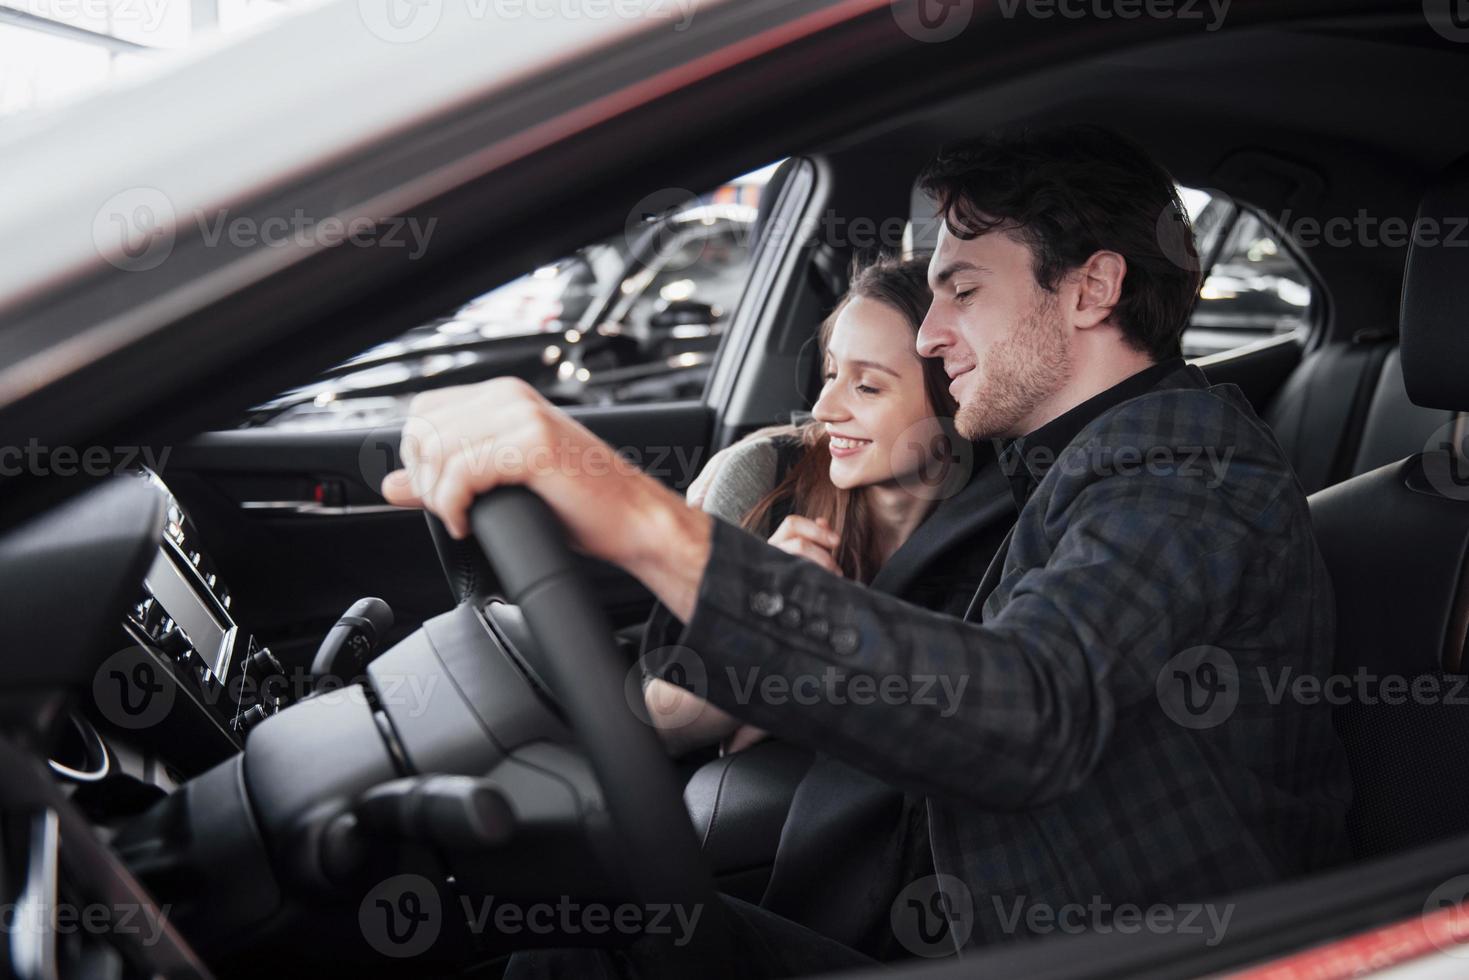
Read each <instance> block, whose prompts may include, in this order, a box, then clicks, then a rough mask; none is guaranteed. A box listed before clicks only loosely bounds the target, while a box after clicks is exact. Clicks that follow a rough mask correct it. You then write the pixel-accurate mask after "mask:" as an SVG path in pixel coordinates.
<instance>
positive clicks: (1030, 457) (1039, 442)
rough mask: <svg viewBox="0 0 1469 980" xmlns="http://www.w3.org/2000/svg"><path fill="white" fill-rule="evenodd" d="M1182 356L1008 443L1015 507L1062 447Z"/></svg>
mask: <svg viewBox="0 0 1469 980" xmlns="http://www.w3.org/2000/svg"><path fill="white" fill-rule="evenodd" d="M1184 366H1185V364H1184V360H1183V358H1181V357H1170V358H1169V359H1167V360H1166V361H1159V362H1158V363H1156V364H1153V365H1150V366H1148V367H1145V368H1143V369H1142V370H1141V371H1139V372H1137V373H1136V374H1133V375H1130V376H1128V377H1126V378H1124V379H1122V380H1121V381H1119V382H1117V383H1116V384H1115V385H1113V386H1112V387H1110V388H1108V389H1107V390H1106V391H1103V392H1101V393H1100V394H1097V395H1093V396H1092V397H1091V398H1088V399H1087V400H1086V401H1084V402H1082V403H1081V404H1080V405H1077V406H1076V407H1075V408H1073V409H1070V410H1069V411H1066V412H1063V413H1062V414H1061V415H1058V416H1056V417H1055V418H1053V419H1051V421H1049V422H1047V423H1046V424H1045V425H1043V426H1041V427H1040V428H1038V429H1036V430H1035V431H1033V432H1030V433H1027V434H1026V435H1023V436H1021V437H1019V438H1018V439H1012V440H1010V441H1009V442H1008V443H1006V444H1005V447H1004V449H1003V450H1002V451H1001V453H1000V466H1001V467H1003V468H1004V472H1005V476H1006V477H1007V478H1008V479H1009V481H1010V491H1011V493H1013V494H1014V495H1015V507H1016V508H1017V509H1023V508H1024V507H1025V502H1026V501H1027V500H1029V499H1030V495H1031V494H1032V493H1034V492H1035V488H1036V487H1038V486H1039V485H1040V482H1041V481H1042V480H1044V479H1045V478H1046V473H1047V472H1048V471H1049V470H1050V468H1051V464H1053V463H1054V462H1055V461H1056V457H1058V456H1060V455H1061V451H1062V450H1064V449H1065V448H1066V447H1067V446H1069V445H1071V440H1073V439H1075V438H1076V437H1077V436H1078V435H1080V434H1081V430H1082V429H1084V428H1086V427H1087V424H1088V423H1090V422H1091V421H1092V419H1095V418H1096V417H1097V416H1098V415H1101V414H1102V413H1103V412H1105V411H1107V410H1108V409H1109V408H1115V407H1116V406H1118V405H1121V404H1122V403H1123V402H1125V401H1128V400H1129V399H1133V398H1136V397H1138V396H1139V395H1145V394H1147V393H1148V392H1149V391H1152V390H1153V388H1155V387H1156V386H1157V384H1158V382H1160V381H1162V380H1163V379H1164V378H1166V377H1167V376H1168V375H1170V374H1172V373H1173V372H1174V371H1180V370H1182V369H1183V368H1184Z"/></svg>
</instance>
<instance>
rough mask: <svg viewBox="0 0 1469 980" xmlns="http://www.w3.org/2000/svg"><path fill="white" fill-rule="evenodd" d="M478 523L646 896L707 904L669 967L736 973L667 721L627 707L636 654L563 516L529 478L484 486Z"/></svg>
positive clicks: (474, 518) (473, 514)
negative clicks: (661, 734) (584, 570)
mask: <svg viewBox="0 0 1469 980" xmlns="http://www.w3.org/2000/svg"><path fill="white" fill-rule="evenodd" d="M470 523H471V526H472V528H473V530H474V537H475V539H476V541H478V543H479V546H480V548H481V549H483V551H484V554H485V556H486V557H487V558H488V559H489V563H490V566H491V567H492V568H493V570H494V572H495V575H496V577H497V578H498V579H499V582H500V585H501V587H502V589H503V590H504V593H505V596H506V598H508V599H509V600H510V601H511V602H513V603H515V604H516V605H518V606H519V607H520V610H521V613H522V615H523V616H524V618H525V622H526V625H527V627H528V628H529V629H530V632H531V634H532V635H533V636H534V637H535V639H536V641H537V643H538V645H539V647H540V649H541V650H542V665H543V666H542V669H543V672H544V674H545V676H544V678H543V679H544V680H545V682H546V684H547V686H549V687H550V689H551V691H552V692H553V694H554V695H555V696H556V698H557V699H558V701H559V702H560V704H561V705H562V707H563V708H564V710H565V713H566V716H567V720H568V721H569V723H570V725H571V728H572V730H573V732H574V733H575V735H576V737H577V741H578V742H579V743H580V745H581V748H582V750H583V751H584V752H585V753H586V756H587V759H588V761H589V762H590V763H591V767H592V771H593V772H594V773H595V774H596V777H597V780H598V782H599V783H600V784H601V787H602V794H603V797H604V799H605V800H606V803H607V808H608V810H609V812H610V816H611V818H612V824H613V827H614V828H615V829H616V830H617V832H618V834H619V836H620V838H621V840H622V841H623V842H624V843H625V845H626V848H627V849H626V852H625V853H626V864H627V873H628V877H629V879H630V880H631V882H632V884H633V887H634V888H635V889H636V890H637V892H638V898H639V900H641V901H643V902H645V903H654V902H660V903H677V904H678V905H679V906H682V907H683V908H687V909H702V910H703V913H702V914H701V915H700V917H699V920H698V925H697V927H696V928H695V931H694V937H693V939H692V941H690V942H689V943H687V944H685V945H683V946H681V947H679V946H675V945H673V944H669V946H670V948H669V949H668V950H667V954H668V955H669V956H670V957H675V958H676V962H669V963H667V964H666V965H667V966H669V967H670V970H669V975H671V976H678V975H683V976H689V975H695V974H698V975H711V976H719V975H725V974H728V973H729V971H730V969H731V967H732V965H733V956H732V954H733V945H732V942H731V939H732V934H731V932H730V929H729V924H728V922H727V920H726V916H725V909H724V905H723V903H722V901H721V900H720V898H719V895H718V893H717V891H716V889H715V887H714V882H713V879H712V878H711V876H710V874H709V871H708V868H707V866H706V864H705V861H704V857H703V854H702V851H701V849H700V846H699V841H698V838H697V836H696V835H695V832H694V827H693V824H692V822H691V821H690V819H689V815H688V811H687V810H686V809H685V808H684V804H683V794H682V792H681V791H680V789H679V786H678V782H677V780H676V778H675V774H674V770H673V766H672V765H671V764H670V762H669V760H668V756H667V753H666V752H665V751H664V749H663V746H662V744H661V742H660V741H659V739H658V735H657V733H656V732H655V731H654V730H653V728H652V727H651V726H650V725H648V724H646V723H644V722H643V721H642V720H640V719H639V718H638V717H636V716H635V715H634V714H633V713H632V711H630V710H629V707H628V704H627V701H626V698H625V696H624V693H623V691H624V687H623V685H624V682H625V679H626V666H625V664H624V663H623V662H622V658H621V656H620V655H619V654H618V652H617V648H616V646H615V644H614V643H613V639H612V630H611V627H610V625H609V624H608V622H607V619H606V616H605V614H604V613H603V612H602V609H601V607H600V606H599V605H598V604H597V602H596V601H595V599H594V598H593V596H592V593H591V591H590V589H589V588H588V587H587V584H586V582H585V580H584V578H583V577H582V575H581V570H580V568H579V567H578V565H577V562H576V559H575V558H574V557H573V556H572V554H571V552H570V550H569V549H568V548H567V545H566V534H565V530H564V529H563V528H562V526H561V523H560V522H559V521H558V520H557V519H556V517H555V516H554V515H553V514H552V513H551V510H550V508H548V507H547V506H546V504H545V502H544V501H542V500H541V498H539V497H537V496H536V495H535V494H534V493H532V492H530V491H529V490H525V489H523V488H520V487H506V488H501V489H498V490H495V491H492V492H491V493H488V494H486V495H484V496H483V497H480V498H479V499H478V500H477V501H476V502H475V504H474V506H473V508H472V509H471V511H470ZM662 952H663V951H662V950H660V953H662Z"/></svg>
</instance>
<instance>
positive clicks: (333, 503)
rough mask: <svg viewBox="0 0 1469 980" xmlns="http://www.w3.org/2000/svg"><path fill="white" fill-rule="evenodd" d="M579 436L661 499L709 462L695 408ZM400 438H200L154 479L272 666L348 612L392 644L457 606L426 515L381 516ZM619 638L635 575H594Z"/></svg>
mask: <svg viewBox="0 0 1469 980" xmlns="http://www.w3.org/2000/svg"><path fill="white" fill-rule="evenodd" d="M573 414H574V415H576V416H577V418H579V419H580V420H581V421H582V422H583V424H585V425H586V426H587V427H588V428H590V429H591V430H592V431H593V432H595V433H596V434H597V435H599V436H601V437H602V438H603V439H605V440H607V441H608V442H609V443H611V444H612V445H614V446H617V447H618V448H619V449H620V450H622V451H623V453H624V456H625V457H626V458H628V459H630V460H632V461H633V462H635V463H637V464H638V465H639V466H641V467H642V468H644V469H645V470H647V471H648V472H650V473H652V474H653V475H654V476H656V477H657V478H659V479H660V480H662V481H663V482H664V483H666V484H668V485H669V486H672V487H675V488H677V489H683V488H684V487H685V486H687V484H688V483H689V481H691V480H692V479H693V477H694V476H695V475H696V474H697V473H698V470H699V468H700V467H701V466H702V465H703V462H704V460H705V459H706V458H707V446H708V439H709V433H710V431H711V429H712V413H711V411H710V409H709V408H708V407H707V406H705V405H704V404H702V403H700V402H683V403H677V404H665V405H636V406H614V407H598V408H583V409H577V410H574V411H573ZM398 439H399V432H398V428H397V427H386V428H380V429H373V430H345V431H330V432H289V431H277V430H271V429H253V430H237V431H227V432H214V433H209V434H206V435H204V436H202V437H200V438H198V439H196V440H194V441H193V442H190V443H188V444H186V445H183V446H179V447H177V449H176V450H175V451H174V452H173V453H171V454H170V455H169V457H168V458H167V463H166V465H165V466H164V467H163V471H162V472H161V473H160V476H161V477H162V478H163V479H164V480H165V482H167V483H168V485H169V487H170V488H171V489H172V490H173V491H174V493H175V494H176V495H177V496H178V498H179V499H180V501H181V502H182V503H183V505H184V507H185V508H186V509H187V510H188V512H189V514H190V516H191V517H192V518H193V520H194V522H195V524H196V525H197V526H198V528H199V531H200V534H201V536H202V538H203V540H204V541H205V542H206V543H207V545H208V547H209V549H210V552H211V556H212V557H213V559H214V561H215V563H216V564H217V565H218V567H219V569H220V572H221V575H222V577H223V578H224V579H225V581H226V582H228V583H229V585H230V588H231V590H232V592H233V595H234V607H233V608H234V611H235V613H236V615H237V616H238V617H239V618H240V619H241V621H242V622H246V623H248V624H249V625H250V627H251V629H252V630H254V631H256V632H257V633H259V634H261V635H262V636H263V637H265V638H266V639H267V640H268V641H269V642H270V644H271V646H272V649H273V650H275V651H276V653H277V654H278V655H281V656H283V657H285V658H286V659H288V660H290V661H291V662H294V663H298V664H300V663H305V662H306V661H307V660H308V659H309V657H310V655H311V653H312V652H313V651H314V650H315V648H316V644H317V643H318V642H319V640H320V638H321V636H322V635H323V634H324V632H325V631H326V630H327V629H328V628H330V626H331V624H332V622H334V621H335V619H336V618H337V617H338V616H339V615H341V613H342V612H343V611H345V610H346V608H347V607H348V606H349V605H351V603H352V602H353V601H355V600H356V599H358V598H361V597H362V596H366V595H376V596H379V597H381V598H383V599H384V600H386V601H387V602H388V604H389V605H390V606H392V607H393V610H394V613H395V616H396V619H397V625H396V627H395V631H394V635H399V634H402V633H406V632H408V631H409V630H411V629H414V628H416V627H417V626H418V624H419V623H421V622H422V621H423V619H425V618H426V617H429V616H432V615H434V614H436V613H438V612H442V611H444V610H445V609H447V608H449V607H450V606H451V605H452V604H453V600H452V596H451V595H450V591H449V588H448V586H447V584H446V582H445V579H444V573H443V571H442V569H441V567H440V564H439V560H438V557H437V554H436V552H435V550H434V547H433V543H432V541H431V539H430V536H429V534H428V530H427V526H426V524H425V522H424V516H423V514H422V513H421V512H419V511H415V510H404V509H400V508H396V507H391V506H388V505H386V504H384V502H383V500H382V497H381V496H380V495H379V494H378V491H377V486H378V484H379V482H380V481H381V479H382V476H383V475H384V474H385V473H387V472H388V470H389V469H390V468H391V467H392V466H394V465H396V459H397V446H398ZM588 574H589V575H591V576H592V579H593V587H594V588H595V590H596V592H597V594H598V595H600V596H602V597H603V598H604V603H605V606H606V607H607V609H608V612H609V614H610V615H611V616H612V619H613V621H614V623H615V624H616V625H619V626H622V625H628V624H630V623H634V622H636V621H638V620H639V619H640V618H641V617H642V616H644V615H646V612H647V609H648V605H649V603H650V601H651V599H650V597H649V595H648V593H647V592H646V590H644V589H643V588H642V587H641V585H639V584H638V583H637V582H636V581H635V580H634V579H632V578H631V577H630V576H628V575H626V574H625V573H622V572H620V571H617V570H616V569H613V568H612V567H610V566H608V565H605V564H602V563H592V562H589V563H588Z"/></svg>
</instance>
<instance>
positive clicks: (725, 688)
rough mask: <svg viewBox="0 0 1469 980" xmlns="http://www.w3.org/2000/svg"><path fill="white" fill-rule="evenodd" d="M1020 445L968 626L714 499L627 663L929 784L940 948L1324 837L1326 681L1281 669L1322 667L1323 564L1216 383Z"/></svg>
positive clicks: (996, 936) (1083, 914)
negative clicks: (657, 619)
mask: <svg viewBox="0 0 1469 980" xmlns="http://www.w3.org/2000/svg"><path fill="white" fill-rule="evenodd" d="M1027 465H1029V466H1031V467H1032V470H1033V472H1034V473H1035V475H1037V476H1039V477H1040V479H1039V482H1038V484H1037V485H1036V487H1035V489H1034V491H1033V493H1032V494H1031V495H1030V498H1029V500H1028V501H1027V503H1026V504H1025V506H1024V508H1023V509H1022V510H1021V512H1020V515H1019V518H1018V520H1017V523H1016V525H1015V529H1014V532H1013V537H1012V540H1011V543H1010V547H1009V551H1008V553H1007V554H1006V555H1005V557H1004V559H1003V565H1002V566H1001V567H1000V568H998V569H996V571H997V572H998V573H999V578H998V582H997V584H996V586H995V588H994V590H993V592H991V593H990V595H989V596H988V598H987V599H986V600H985V601H984V603H983V616H982V622H972V621H966V620H965V619H963V618H959V617H956V616H949V615H942V614H938V613H934V612H930V611H927V610H924V609H921V608H918V607H916V606H913V605H909V604H906V603H904V602H902V601H900V600H898V599H896V598H893V597H891V596H887V595H882V594H880V593H877V592H874V591H871V590H869V589H866V588H864V587H863V586H861V585H859V584H855V583H851V582H847V581H844V580H842V579H840V578H837V577H835V576H833V575H830V574H828V573H826V572H824V571H823V570H821V569H820V568H818V567H817V566H815V565H814V564H812V563H810V562H807V561H804V560H802V559H800V558H796V557H793V556H790V555H787V554H785V553H784V552H782V551H780V550H778V549H776V548H774V547H771V546H770V545H768V544H766V543H764V542H762V541H759V540H757V539H755V538H754V537H752V536H750V535H748V534H744V533H742V532H741V531H739V530H737V529H735V528H734V527H732V526H730V525H727V524H722V523H720V522H715V523H716V527H715V529H714V532H713V547H712V552H711V555H710V560H709V564H708V566H707V568H706V571H705V573H704V577H703V580H702V582H701V585H700V589H699V595H698V600H697V604H696V608H695V611H694V613H693V615H692V617H691V619H690V621H689V623H688V625H687V627H686V629H685V630H684V633H683V635H682V637H681V638H680V644H681V648H674V647H665V648H663V649H662V650H660V651H655V652H654V653H653V654H651V655H650V658H649V661H648V663H647V666H649V667H651V668H653V669H662V670H663V671H664V673H665V676H670V677H672V678H673V679H675V680H679V679H682V680H683V681H684V682H685V683H688V684H690V685H691V686H692V687H693V688H694V689H695V690H696V691H698V692H699V693H701V694H703V695H704V696H705V697H707V698H708V699H709V700H711V701H712V702H714V703H715V704H717V705H719V706H720V707H722V708H724V709H725V710H727V711H729V712H730V713H732V714H734V715H736V716H737V717H740V718H742V719H744V720H746V721H749V722H751V723H753V724H756V725H759V726H761V727H763V728H765V729H767V730H769V731H771V732H773V733H775V734H777V735H780V736H782V737H785V738H789V739H791V740H793V741H796V742H800V743H804V744H807V745H809V746H811V747H813V748H815V749H818V750H820V751H824V752H827V753H830V754H831V755H833V756H836V757H838V758H840V759H843V760H845V761H847V762H849V763H851V764H852V765H855V766H857V767H860V768H862V769H865V770H867V771H869V772H872V773H874V774H875V775H877V776H879V777H881V778H882V779H884V780H886V781H888V782H890V783H892V784H894V785H896V786H898V787H900V788H903V789H906V790H910V791H915V792H919V793H922V794H924V795H925V796H926V797H927V799H928V810H929V825H930V835H931V837H932V842H933V851H934V861H935V866H936V868H937V870H938V872H939V873H940V875H941V876H942V875H951V876H954V878H956V879H958V883H957V884H953V885H944V886H943V887H942V893H943V898H944V900H945V904H944V908H946V909H947V917H948V918H949V920H950V921H949V926H950V930H951V933H952V939H953V941H954V942H956V943H957V944H958V945H961V946H963V945H974V944H980V943H991V942H996V941H1000V940H1005V939H1010V938H1017V937H1021V936H1025V935H1033V934H1038V933H1043V932H1049V931H1057V930H1062V929H1066V930H1068V931H1072V930H1074V929H1075V928H1078V927H1096V926H1103V925H1105V924H1107V923H1108V922H1110V921H1112V919H1113V917H1114V916H1118V915H1120V914H1122V913H1121V912H1120V909H1122V908H1124V907H1128V906H1136V907H1137V908H1139V909H1141V910H1144V911H1145V910H1147V909H1149V908H1150V907H1154V906H1171V907H1173V908H1175V909H1176V908H1177V907H1179V906H1180V905H1181V904H1182V903H1193V902H1199V901H1201V900H1206V899H1208V900H1212V899H1214V898H1216V897H1218V896H1221V895H1226V894H1228V893H1230V892H1233V891H1236V890H1239V889H1243V888H1248V887H1252V886H1257V885H1262V884H1266V883H1269V882H1274V881H1277V880H1280V879H1282V878H1285V877H1288V876H1291V875H1295V874H1299V873H1302V872H1306V871H1310V870H1313V869H1317V868H1320V867H1324V866H1327V865H1329V864H1331V863H1333V862H1335V861H1337V860H1339V859H1342V858H1344V857H1345V856H1346V853H1347V843H1346V834H1345V812H1346V807H1347V804H1348V802H1349V797H1350V786H1349V778H1348V774H1347V769H1346V763H1345V757H1344V755H1343V753H1342V749H1341V747H1340V745H1339V743H1338V741H1337V739H1336V735H1335V732H1334V730H1333V728H1332V723H1331V716H1330V705H1329V704H1328V703H1326V702H1325V701H1324V700H1323V699H1321V698H1310V697H1301V696H1299V695H1298V694H1297V693H1296V692H1299V691H1301V690H1306V691H1309V690H1310V688H1309V687H1304V686H1303V685H1301V683H1300V681H1301V679H1302V678H1310V677H1315V678H1324V677H1325V676H1326V675H1327V674H1328V673H1329V672H1330V669H1331V662H1332V651H1333V641H1334V624H1335V608H1334V602H1333V596H1332V590H1331V584H1330V581H1329V579H1328V578H1327V573H1326V569H1325V566H1324V564H1323V562H1322V559H1321V555H1320V553H1319V551H1318V549H1317V546H1316V542H1315V539H1314V537H1313V535H1312V531H1311V525H1310V518H1309V513H1308V511H1307V507H1306V500H1305V496H1304V494H1303V493H1302V491H1301V488H1300V486H1299V484H1298V483H1297V482H1296V479H1295V477H1294V475H1293V473H1292V471H1291V467H1290V464H1289V463H1288V462H1287V460H1286V459H1285V457H1284V455H1283V454H1282V452H1281V450H1280V447H1279V446H1278V444H1277V443H1276V441H1275V439H1274V437H1273V436H1272V434H1271V432H1270V430H1269V428H1268V427H1267V426H1266V425H1265V424H1264V423H1263V422H1262V421H1261V420H1260V419H1259V418H1258V417H1257V416H1256V415H1255V413H1254V412H1253V410H1252V409H1251V408H1250V406H1249V404H1248V403H1247V402H1246V401H1245V399H1244V397H1243V396H1242V395H1241V393H1240V392H1239V390H1238V389H1237V388H1236V387H1235V386H1233V385H1220V386H1214V387H1210V386H1209V385H1208V383H1207V381H1205V379H1204V376H1203V374H1202V373H1201V372H1200V371H1199V370H1198V369H1197V368H1193V367H1184V368H1181V369H1180V370H1177V371H1174V372H1171V373H1168V374H1166V376H1165V377H1163V378H1162V379H1161V380H1159V381H1158V382H1157V383H1156V384H1155V386H1154V387H1153V388H1152V389H1151V390H1149V391H1147V392H1146V393H1144V394H1142V395H1140V396H1138V397H1135V398H1132V399H1130V400H1127V401H1124V402H1123V403H1122V404H1120V405H1116V406H1113V407H1111V408H1108V409H1107V410H1105V411H1103V412H1102V413H1101V414H1100V415H1098V416H1097V417H1096V418H1094V419H1093V420H1091V421H1090V422H1089V423H1088V424H1086V425H1085V427H1084V428H1082V429H1081V431H1080V432H1079V433H1078V434H1077V435H1076V436H1075V438H1073V439H1072V440H1071V441H1070V443H1069V444H1068V445H1067V446H1066V447H1065V449H1064V450H1062V451H1061V452H1059V453H1058V454H1056V455H1055V459H1054V460H1046V459H1041V460H1028V461H1027ZM978 611H979V610H971V614H972V615H971V617H970V618H974V616H973V614H975V613H977V612H978ZM678 662H681V663H682V666H681V667H677V668H675V667H672V666H671V665H673V664H674V663H678ZM1317 690H1319V688H1318V689H1317ZM1129 914H1131V913H1129ZM1119 921H1120V920H1119ZM1174 921H1175V922H1177V921H1179V920H1178V919H1175V920H1174ZM895 923H896V920H895ZM1078 924H1079V926H1078ZM1119 928H1120V925H1119Z"/></svg>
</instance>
